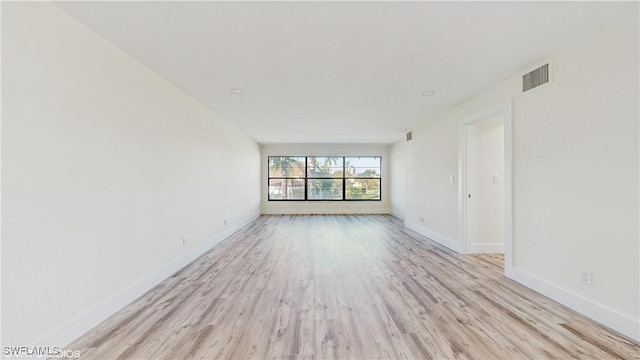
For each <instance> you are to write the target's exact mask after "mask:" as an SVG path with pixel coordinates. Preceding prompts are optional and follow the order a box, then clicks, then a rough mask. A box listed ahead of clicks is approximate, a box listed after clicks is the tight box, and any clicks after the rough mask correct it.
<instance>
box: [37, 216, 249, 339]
mask: <svg viewBox="0 0 640 360" xmlns="http://www.w3.org/2000/svg"><path fill="white" fill-rule="evenodd" d="M259 216H260V214H257V215H252V216H250V217H248V218H246V219H244V220H242V221H241V222H239V223H237V224H235V225H232V226H228V227H227V229H226V230H224V231H223V232H221V233H218V234H217V235H215V236H213V237H212V238H211V239H209V240H207V241H205V242H203V243H201V244H198V245H197V246H196V247H194V248H193V250H191V251H189V252H188V253H185V254H183V255H181V256H179V257H178V258H176V259H174V260H173V261H171V262H170V263H168V264H166V265H164V266H162V267H161V268H159V269H157V270H156V271H154V272H153V273H151V274H150V275H149V276H147V277H146V278H144V279H142V280H141V281H139V282H137V283H135V284H133V285H132V286H130V287H129V288H127V289H125V290H123V291H121V292H120V293H118V294H116V295H114V296H113V297H111V298H110V299H108V300H106V301H105V302H104V303H102V304H100V305H98V306H96V307H94V308H93V309H91V310H89V311H87V312H86V313H84V314H82V315H80V316H78V317H77V318H75V319H73V320H71V321H69V322H68V323H66V324H64V325H62V326H61V327H59V328H58V329H56V330H54V331H52V332H51V333H50V334H48V335H46V336H44V337H43V338H41V339H39V340H38V341H36V342H35V344H34V346H49V347H55V346H57V347H64V346H67V345H69V344H70V343H72V342H73V341H75V340H76V339H77V338H79V337H80V336H82V335H83V334H85V333H86V332H87V331H89V330H91V329H93V328H94V327H96V326H97V325H98V324H100V323H101V322H103V321H104V320H106V319H107V318H109V317H110V316H112V315H113V314H115V313H116V312H118V311H120V310H121V309H122V308H123V307H125V306H126V305H128V304H130V303H131V302H133V301H134V300H136V299H138V298H139V297H140V296H142V295H144V294H145V293H147V292H148V291H149V290H151V289H153V288H154V287H155V286H156V285H158V284H160V283H161V282H162V281H164V280H165V279H167V278H168V277H170V276H171V275H173V274H175V273H176V272H177V271H179V270H180V269H182V268H184V267H185V266H187V265H189V264H190V263H191V262H193V261H194V260H195V259H197V258H198V257H200V256H201V255H203V254H204V253H206V252H207V251H209V250H210V249H211V248H213V247H214V246H215V245H217V244H218V243H220V242H222V240H224V239H226V238H227V237H229V236H230V235H231V234H233V233H235V232H236V231H238V230H240V229H241V228H243V227H244V226H246V225H247V224H249V223H250V222H252V221H253V220H255V219H257V218H258V217H259Z"/></svg>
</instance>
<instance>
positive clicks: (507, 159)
mask: <svg viewBox="0 0 640 360" xmlns="http://www.w3.org/2000/svg"><path fill="white" fill-rule="evenodd" d="M498 114H502V115H503V116H502V118H503V124H504V216H505V218H504V226H505V229H504V256H505V264H504V265H505V269H504V270H505V274H506V273H508V272H509V271H510V269H511V267H512V266H513V261H512V255H513V254H512V252H511V251H512V250H511V249H512V241H513V230H512V229H513V193H512V181H513V179H512V177H513V176H512V152H513V150H512V149H513V138H512V137H513V134H512V121H513V120H512V105H511V100H508V101H505V102H503V103H501V104H498V105H495V106H492V107H489V108H487V109H485V110H483V111H481V112H479V113H477V114H475V115H472V116H470V117H467V118H465V119H462V120H461V121H460V122H459V124H458V234H459V237H460V247H461V250H462V252H463V253H465V254H467V253H473V252H475V251H474V249H475V248H476V245H478V244H469V240H468V239H467V230H466V218H467V202H466V201H465V199H466V194H467V188H466V187H467V184H466V161H467V156H466V154H467V126H468V125H470V124H474V123H476V122H479V121H482V120H484V119H486V118H488V117H490V116H493V115H498Z"/></svg>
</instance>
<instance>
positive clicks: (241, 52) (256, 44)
mask: <svg viewBox="0 0 640 360" xmlns="http://www.w3.org/2000/svg"><path fill="white" fill-rule="evenodd" d="M57 4H58V5H59V6H60V7H62V8H63V9H64V10H66V11H67V12H69V13H70V14H72V15H73V16H75V17H76V18H78V19H79V20H80V21H82V22H83V23H84V24H86V25H87V26H89V27H90V28H92V29H94V30H95V31H96V32H98V33H99V34H101V35H102V36H104V37H105V38H107V39H109V40H110V41H111V42H113V43H114V44H116V45H117V46H118V47H120V48H121V49H123V50H124V51H126V52H127V53H129V54H130V55H132V56H133V57H135V58H137V59H138V60H139V61H140V62H142V63H143V64H145V65H146V66H148V67H149V68H151V69H153V70H154V71H155V72H157V73H158V74H159V75H161V76H162V77H164V78H165V79H167V80H168V81H170V82H172V83H173V84H175V85H176V86H177V87H179V88H180V89H182V90H183V91H185V92H186V93H187V94H189V95H190V96H192V97H193V98H194V99H196V100H197V101H199V102H200V103H202V104H204V105H205V106H207V107H208V108H210V109H211V110H212V111H213V112H214V113H215V114H217V115H219V116H220V117H222V118H223V119H225V120H227V121H229V122H230V123H232V124H234V125H236V126H237V127H239V128H240V129H242V130H243V131H244V132H246V133H247V134H248V135H249V136H251V137H253V138H254V139H255V140H256V141H258V142H261V143H277V142H316V143H317V142H326V143H337V142H375V143H389V142H394V141H397V140H400V139H401V138H402V137H403V135H404V132H405V131H407V130H410V129H412V128H413V127H414V126H416V124H418V123H419V122H422V121H425V120H427V119H429V118H430V117H432V116H434V115H437V114H438V113H440V112H442V111H444V110H446V109H447V108H449V107H451V106H453V105H455V104H457V103H459V102H461V101H464V100H465V99H467V98H469V97H471V96H473V95H474V94H477V93H478V92H480V91H482V90H483V89H485V88H487V87H489V86H491V85H494V84H497V83H499V82H500V81H502V80H505V79H506V78H508V77H510V76H512V75H515V74H518V73H520V72H521V71H523V70H525V69H527V68H529V67H530V66H532V65H535V64H536V63H538V62H539V61H541V60H543V59H545V58H547V57H550V56H553V55H555V54H556V53H558V52H559V51H561V50H562V49H564V48H566V47H567V46H571V45H573V44H575V43H577V42H578V41H580V40H581V39H583V38H585V37H587V36H589V35H590V34H593V33H595V32H597V31H599V30H601V29H603V28H605V27H606V26H608V25H611V24H613V23H614V22H616V21H620V20H621V19H623V18H625V17H627V16H629V15H631V14H632V13H638V2H625V3H621V2H617V3H616V2H610V1H607V2H184V1H177V2H144V1H142V2H108V1H107V2H64V3H57ZM232 88H241V89H243V90H244V91H245V92H244V94H242V95H237V94H233V93H232V92H231V91H230V90H231V89H232ZM427 90H434V91H436V94H435V95H433V96H430V97H426V96H421V93H423V92H424V91H427Z"/></svg>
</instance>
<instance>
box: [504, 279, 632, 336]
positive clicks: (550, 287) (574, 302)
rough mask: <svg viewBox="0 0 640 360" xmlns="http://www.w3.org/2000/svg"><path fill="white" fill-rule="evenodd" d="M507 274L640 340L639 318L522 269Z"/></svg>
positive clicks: (609, 326)
mask: <svg viewBox="0 0 640 360" xmlns="http://www.w3.org/2000/svg"><path fill="white" fill-rule="evenodd" d="M506 276H507V277H509V278H511V279H513V280H515V281H517V282H519V283H520V284H522V285H524V286H526V287H528V288H530V289H533V290H535V291H537V292H539V293H541V294H542V295H545V296H547V297H549V298H551V299H553V300H555V301H557V302H559V303H561V304H562V305H565V306H567V307H569V308H571V309H573V310H575V311H577V312H579V313H581V314H583V315H585V316H587V317H589V318H591V319H592V320H594V321H597V322H599V323H601V324H602V325H604V326H606V327H608V328H611V329H612V330H615V331H617V332H619V333H620V334H622V335H625V336H627V337H629V338H631V339H633V340H635V341H636V342H640V322H639V321H638V320H635V319H632V318H630V317H628V316H625V315H622V314H620V313H618V312H616V311H614V310H612V309H609V308H607V307H606V306H603V305H601V304H598V303H595V302H593V301H591V300H589V299H586V298H584V297H582V296H580V295H578V294H575V293H573V292H571V291H568V290H566V289H563V288H561V287H558V286H557V285H554V284H551V283H549V282H546V281H544V280H542V279H540V278H538V277H535V276H533V275H530V274H528V273H526V272H524V271H522V270H520V269H517V268H511V270H510V271H509V272H508V274H506Z"/></svg>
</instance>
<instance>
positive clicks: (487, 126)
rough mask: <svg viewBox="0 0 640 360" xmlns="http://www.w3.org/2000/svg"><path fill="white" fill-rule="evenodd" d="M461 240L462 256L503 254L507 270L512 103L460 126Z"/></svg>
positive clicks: (509, 255)
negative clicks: (464, 254)
mask: <svg viewBox="0 0 640 360" xmlns="http://www.w3.org/2000/svg"><path fill="white" fill-rule="evenodd" d="M458 144H459V146H458V164H459V166H458V178H459V179H460V181H459V183H458V184H459V185H458V200H459V234H460V236H459V238H460V241H461V248H462V249H463V252H464V253H466V254H475V253H504V255H505V271H507V270H508V269H510V268H511V265H512V263H511V253H510V252H511V250H510V249H511V211H512V209H511V103H510V102H507V103H504V104H500V105H498V106H494V107H492V108H489V109H486V110H485V111H482V112H480V113H478V114H476V115H474V116H472V117H469V118H466V119H464V120H462V121H460V124H459V142H458Z"/></svg>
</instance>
